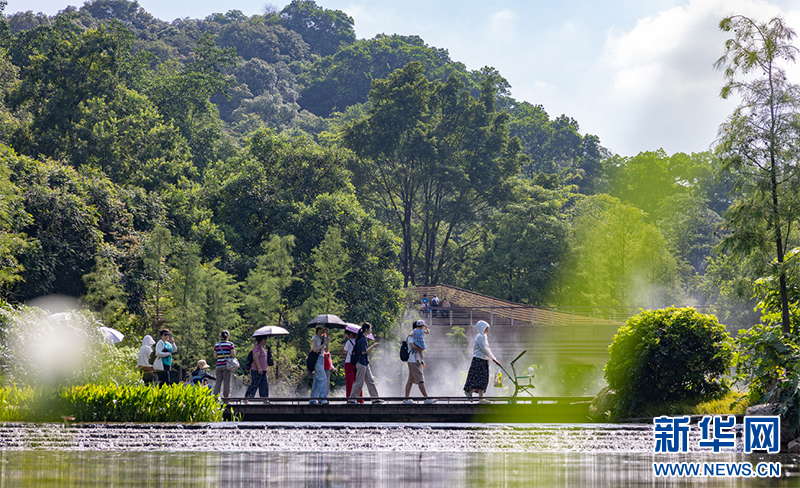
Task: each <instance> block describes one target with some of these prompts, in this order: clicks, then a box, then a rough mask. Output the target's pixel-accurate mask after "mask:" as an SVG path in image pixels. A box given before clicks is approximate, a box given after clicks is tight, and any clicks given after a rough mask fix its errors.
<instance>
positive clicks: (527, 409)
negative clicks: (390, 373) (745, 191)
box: [225, 397, 592, 423]
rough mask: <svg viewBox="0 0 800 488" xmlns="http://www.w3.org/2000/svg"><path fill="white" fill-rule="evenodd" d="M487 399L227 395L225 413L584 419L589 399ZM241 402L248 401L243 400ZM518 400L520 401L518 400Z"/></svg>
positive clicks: (284, 417) (312, 418) (373, 419)
mask: <svg viewBox="0 0 800 488" xmlns="http://www.w3.org/2000/svg"><path fill="white" fill-rule="evenodd" d="M486 398H487V400H489V401H490V402H491V403H489V404H478V403H477V402H469V401H467V400H466V399H465V398H464V397H459V398H438V399H437V400H438V401H437V402H436V403H434V404H430V405H426V404H424V403H423V402H422V399H415V400H417V401H416V402H415V403H414V404H412V405H404V404H403V403H402V401H403V400H405V398H385V399H384V400H386V403H383V404H373V403H371V402H370V401H369V399H365V400H364V403H363V404H356V405H349V404H347V402H346V399H345V398H328V401H329V404H328V405H309V404H308V398H269V399H266V400H268V401H269V403H267V402H266V401H265V400H262V399H259V398H255V399H244V398H230V399H228V400H227V402H226V403H227V406H226V411H225V415H226V418H228V419H231V418H232V416H233V415H236V416H238V417H240V419H241V420H244V421H267V422H270V421H271V422H369V423H379V422H424V423H428V422H435V423H442V422H445V423H586V422H590V420H589V404H590V402H591V401H592V397H542V398H519V399H518V400H519V403H509V402H510V401H511V400H512V399H510V398H508V397H491V398H490V397H486ZM245 401H247V402H248V403H245ZM523 401H524V402H525V403H523Z"/></svg>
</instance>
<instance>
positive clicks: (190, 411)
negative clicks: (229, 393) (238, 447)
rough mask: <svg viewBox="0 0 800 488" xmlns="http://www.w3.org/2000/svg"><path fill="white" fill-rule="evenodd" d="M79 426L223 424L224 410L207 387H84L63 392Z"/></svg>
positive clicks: (75, 387)
mask: <svg viewBox="0 0 800 488" xmlns="http://www.w3.org/2000/svg"><path fill="white" fill-rule="evenodd" d="M59 395H60V397H61V398H62V399H63V401H64V402H65V403H66V404H67V405H69V408H70V412H71V413H72V415H73V416H74V417H75V420H76V421H77V422H221V421H222V413H223V411H224V406H223V405H222V404H221V403H220V402H219V401H218V400H217V397H216V396H215V395H213V394H212V392H211V390H210V389H209V388H207V387H204V386H199V385H193V386H185V385H183V384H181V383H178V384H173V385H169V386H161V387H151V386H144V385H134V386H130V385H127V386H126V385H93V384H92V385H84V386H73V387H71V388H65V389H63V390H62V391H60V392H59Z"/></svg>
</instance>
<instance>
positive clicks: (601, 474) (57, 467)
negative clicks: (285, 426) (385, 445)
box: [0, 451, 798, 488]
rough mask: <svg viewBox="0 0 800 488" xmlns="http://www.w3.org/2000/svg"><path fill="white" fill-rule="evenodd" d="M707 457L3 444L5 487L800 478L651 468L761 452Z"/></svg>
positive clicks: (786, 481) (723, 482)
mask: <svg viewBox="0 0 800 488" xmlns="http://www.w3.org/2000/svg"><path fill="white" fill-rule="evenodd" d="M703 458H704V456H698V455H696V454H695V455H691V456H684V457H676V456H673V457H669V458H667V457H664V456H658V457H657V456H655V455H653V454H645V453H628V454H614V453H517V452H515V453H488V452H463V453H462V452H417V453H413V452H358V451H351V452H291V453H289V452H243V453H236V452H196V453H193V452H186V451H182V452H167V451H164V452H126V451H84V452H74V451H0V487H26V486H37V487H38V486H58V487H73V486H74V487H93V486H98V487H99V486H102V487H126V486H169V487H182V486H192V487H196V486H209V487H217V486H220V485H222V486H252V485H262V486H270V487H296V486H305V487H317V486H319V487H327V486H330V487H362V486H364V487H366V486H392V487H394V488H399V486H400V485H406V484H412V485H414V486H422V487H451V486H459V487H461V486H463V487H473V486H474V487H489V486H504V487H517V486H519V487H531V486H546V487H551V486H564V487H586V486H613V487H633V486H637V487H638V486H664V485H667V484H669V485H670V486H688V485H690V484H692V485H697V484H701V485H704V486H797V485H798V483H797V477H796V476H797V475H798V469H797V466H796V465H795V462H796V460H795V458H793V457H789V456H780V457H778V456H770V458H769V460H770V461H772V462H776V461H780V462H782V463H783V466H784V477H783V478H781V479H772V480H759V479H731V478H691V479H678V478H672V479H664V478H655V477H654V475H653V470H652V466H653V464H652V463H653V461H655V460H657V461H690V462H702V461H704V460H705V461H711V462H722V461H733V462H742V461H749V462H753V463H754V464H755V463H757V462H759V461H760V458H758V457H749V456H744V455H733V454H729V455H714V456H711V455H708V456H707V457H706V459H703ZM787 474H788V475H789V476H787ZM792 475H794V476H792Z"/></svg>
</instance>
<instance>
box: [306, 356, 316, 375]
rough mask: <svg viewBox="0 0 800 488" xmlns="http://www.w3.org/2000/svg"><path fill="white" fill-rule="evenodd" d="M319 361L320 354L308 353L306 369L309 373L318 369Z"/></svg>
mask: <svg viewBox="0 0 800 488" xmlns="http://www.w3.org/2000/svg"><path fill="white" fill-rule="evenodd" d="M317 359H319V353H318V352H314V351H311V352H309V353H308V359H306V368H308V371H309V372H310V371H314V369H315V368H316V367H317Z"/></svg>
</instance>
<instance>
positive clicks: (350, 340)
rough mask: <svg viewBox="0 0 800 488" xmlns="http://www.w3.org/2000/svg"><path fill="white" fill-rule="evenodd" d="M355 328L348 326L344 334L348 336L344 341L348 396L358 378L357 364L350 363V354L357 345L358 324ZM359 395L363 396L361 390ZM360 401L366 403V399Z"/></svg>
mask: <svg viewBox="0 0 800 488" xmlns="http://www.w3.org/2000/svg"><path fill="white" fill-rule="evenodd" d="M352 327H353V328H354V329H355V330H353V329H351V326H349V325H348V326H347V328H346V329H345V331H344V335H345V337H346V340H345V343H344V354H345V358H344V385H345V392H346V396H347V397H348V398H349V397H350V392H351V391H353V382H354V381H355V380H356V365H355V364H351V363H350V354H352V352H353V350H354V349H355V347H356V334H358V326H357V325H353V326H352ZM358 396H359V397H360V396H361V392H358ZM358 402H359V403H364V400H359V401H358Z"/></svg>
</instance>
